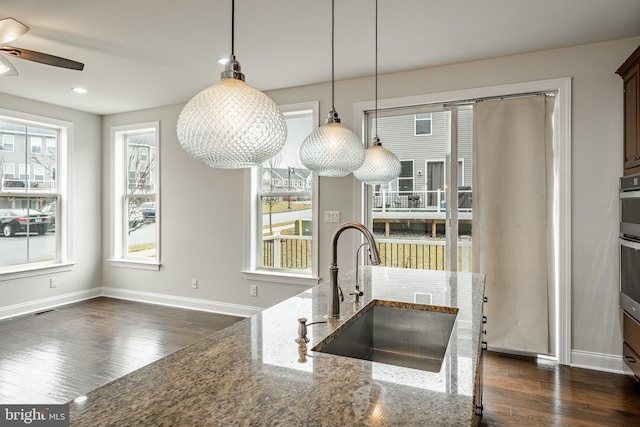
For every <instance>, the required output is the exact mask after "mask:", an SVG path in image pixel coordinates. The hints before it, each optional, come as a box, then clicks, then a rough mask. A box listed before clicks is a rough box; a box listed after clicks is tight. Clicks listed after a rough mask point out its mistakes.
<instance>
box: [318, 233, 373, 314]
mask: <svg viewBox="0 0 640 427" xmlns="http://www.w3.org/2000/svg"><path fill="white" fill-rule="evenodd" d="M349 228H355V229H356V230H358V231H360V232H361V233H362V234H363V235H364V237H365V238H366V239H367V243H368V244H369V250H370V251H371V264H372V265H378V264H380V253H379V252H378V248H377V246H376V241H375V239H374V238H373V234H371V232H370V231H369V230H368V229H367V228H366V227H365V226H364V225H362V224H360V223H359V222H345V223H344V224H342V225H340V226H339V227H338V229H337V230H336V231H335V232H334V233H333V237H332V238H331V266H330V267H329V274H330V275H331V287H330V293H331V295H329V318H331V319H339V318H340V291H339V288H340V287H339V285H338V238H339V237H340V235H341V234H342V232H343V231H344V230H347V229H349Z"/></svg>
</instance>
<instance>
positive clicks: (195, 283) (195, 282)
mask: <svg viewBox="0 0 640 427" xmlns="http://www.w3.org/2000/svg"><path fill="white" fill-rule="evenodd" d="M191 289H198V279H191Z"/></svg>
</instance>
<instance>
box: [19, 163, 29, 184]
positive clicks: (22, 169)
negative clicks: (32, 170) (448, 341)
mask: <svg viewBox="0 0 640 427" xmlns="http://www.w3.org/2000/svg"><path fill="white" fill-rule="evenodd" d="M28 168H29V165H25V164H24V163H21V164H20V165H19V166H18V171H19V172H18V173H19V175H18V178H19V179H21V180H22V181H28V180H29V169H28Z"/></svg>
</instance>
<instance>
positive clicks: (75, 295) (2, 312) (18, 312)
mask: <svg viewBox="0 0 640 427" xmlns="http://www.w3.org/2000/svg"><path fill="white" fill-rule="evenodd" d="M101 295H102V288H100V287H98V288H91V289H86V290H83V291H77V292H71V293H68V294H63V295H57V296H54V297H48V298H42V299H39V300H35V301H29V302H24V303H21V304H15V305H10V306H7V307H2V308H0V319H7V318H9V317H16V316H22V315H24V314H29V313H34V312H38V311H43V310H48V309H51V308H54V307H59V306H61V305H66V304H71V303H74V302H79V301H84V300H87V299H91V298H97V297H99V296H101Z"/></svg>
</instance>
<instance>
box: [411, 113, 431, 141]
mask: <svg viewBox="0 0 640 427" xmlns="http://www.w3.org/2000/svg"><path fill="white" fill-rule="evenodd" d="M420 114H428V115H429V117H418V115H420ZM418 122H429V131H430V132H429V133H418V132H417V130H418V129H417V128H418ZM431 135H433V114H432V113H419V114H414V115H413V136H431Z"/></svg>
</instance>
